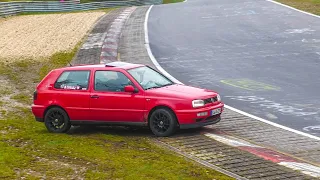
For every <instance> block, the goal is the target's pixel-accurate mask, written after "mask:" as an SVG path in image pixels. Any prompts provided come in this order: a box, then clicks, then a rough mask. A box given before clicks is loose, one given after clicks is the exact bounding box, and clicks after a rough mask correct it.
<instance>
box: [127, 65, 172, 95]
mask: <svg viewBox="0 0 320 180" xmlns="http://www.w3.org/2000/svg"><path fill="white" fill-rule="evenodd" d="M128 72H129V73H130V74H131V75H132V76H133V77H134V78H135V79H136V81H138V83H139V84H140V85H141V86H142V87H143V89H145V90H147V89H152V88H161V87H164V86H169V85H172V84H174V83H173V82H172V81H171V80H169V79H168V78H166V77H165V76H163V75H162V74H160V73H158V72H157V71H155V70H153V69H151V68H149V67H147V66H143V67H138V68H133V69H130V70H128Z"/></svg>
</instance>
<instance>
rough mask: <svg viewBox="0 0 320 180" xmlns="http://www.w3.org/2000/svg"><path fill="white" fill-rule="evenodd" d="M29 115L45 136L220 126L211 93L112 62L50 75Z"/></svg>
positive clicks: (217, 104) (218, 103)
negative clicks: (79, 129)
mask: <svg viewBox="0 0 320 180" xmlns="http://www.w3.org/2000/svg"><path fill="white" fill-rule="evenodd" d="M33 98H34V101H33V104H32V112H33V114H34V116H35V118H36V120H37V121H40V122H44V124H45V126H46V128H47V129H48V131H49V132H56V133H63V132H67V131H68V130H69V129H70V127H71V125H81V124H95V125H125V126H130V125H142V126H149V128H150V129H151V131H152V132H153V133H154V134H155V135H157V136H169V135H171V134H173V133H174V132H175V130H176V129H177V128H180V129H187V128H196V127H201V126H206V125H210V124H215V123H217V122H219V121H220V115H221V113H222V111H223V106H224V105H223V103H222V102H221V99H220V96H219V94H217V93H216V92H214V91H211V90H206V89H199V88H195V87H190V86H186V85H181V84H175V83H174V82H172V81H171V80H170V79H168V78H167V77H165V76H164V75H162V74H161V73H159V72H158V71H156V70H154V69H152V68H150V67H148V66H145V65H139V64H130V63H124V62H113V63H109V64H106V65H105V64H99V65H83V66H71V67H65V68H60V69H55V70H52V71H51V72H50V73H48V75H47V76H46V77H45V78H44V79H43V80H42V81H41V82H40V83H39V84H38V85H37V87H36V90H35V92H34V96H33Z"/></svg>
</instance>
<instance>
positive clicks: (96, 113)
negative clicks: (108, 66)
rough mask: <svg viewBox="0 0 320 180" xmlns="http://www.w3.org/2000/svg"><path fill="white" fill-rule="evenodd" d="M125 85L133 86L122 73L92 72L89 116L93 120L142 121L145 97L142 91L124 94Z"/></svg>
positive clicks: (110, 71)
mask: <svg viewBox="0 0 320 180" xmlns="http://www.w3.org/2000/svg"><path fill="white" fill-rule="evenodd" d="M126 85H133V86H134V83H133V79H132V78H130V77H128V76H127V75H126V73H124V72H121V71H115V70H96V71H95V72H94V77H93V86H92V89H91V94H90V95H91V99H90V114H91V115H92V118H93V120H96V121H109V122H143V121H144V113H145V97H144V94H143V91H141V90H140V91H139V92H124V86H126ZM134 87H136V86H134ZM136 88H137V87H136Z"/></svg>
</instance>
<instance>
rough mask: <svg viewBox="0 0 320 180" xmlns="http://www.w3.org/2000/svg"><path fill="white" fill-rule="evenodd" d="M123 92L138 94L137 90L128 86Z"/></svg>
mask: <svg viewBox="0 0 320 180" xmlns="http://www.w3.org/2000/svg"><path fill="white" fill-rule="evenodd" d="M124 92H131V93H136V92H138V90H136V89H135V88H134V87H133V86H131V85H128V86H125V87H124Z"/></svg>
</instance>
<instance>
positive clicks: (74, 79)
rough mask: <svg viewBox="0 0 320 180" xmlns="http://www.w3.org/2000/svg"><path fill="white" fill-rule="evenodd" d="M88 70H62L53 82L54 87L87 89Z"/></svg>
mask: <svg viewBox="0 0 320 180" xmlns="http://www.w3.org/2000/svg"><path fill="white" fill-rule="evenodd" d="M89 76H90V71H76V70H75V71H64V72H63V73H62V74H61V76H60V77H59V78H58V80H57V81H56V83H55V84H54V88H56V89H70V90H87V89H88V84H89Z"/></svg>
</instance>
